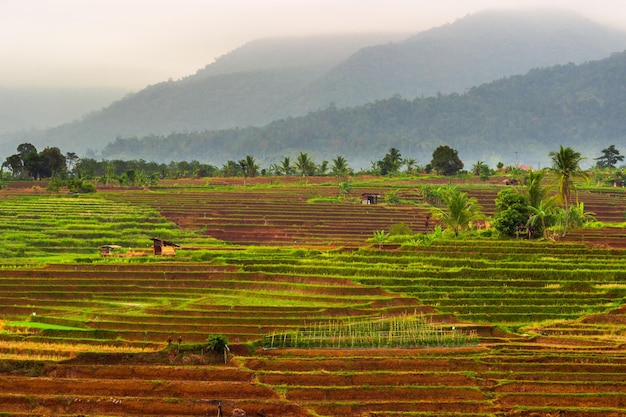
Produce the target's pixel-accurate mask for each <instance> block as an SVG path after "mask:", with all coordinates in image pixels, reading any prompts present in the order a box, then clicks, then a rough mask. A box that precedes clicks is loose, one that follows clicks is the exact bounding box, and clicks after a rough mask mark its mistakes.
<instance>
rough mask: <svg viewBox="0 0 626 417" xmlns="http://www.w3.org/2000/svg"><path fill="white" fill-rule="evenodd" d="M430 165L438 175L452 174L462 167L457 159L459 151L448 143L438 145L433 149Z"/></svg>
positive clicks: (461, 163)
mask: <svg viewBox="0 0 626 417" xmlns="http://www.w3.org/2000/svg"><path fill="white" fill-rule="evenodd" d="M430 165H431V166H432V167H433V169H434V170H435V171H437V173H438V174H439V175H446V176H448V175H454V174H456V173H457V172H459V171H460V170H462V169H463V162H462V161H461V160H460V159H459V152H458V151H457V150H455V149H452V148H451V147H449V146H448V145H444V146H439V147H438V148H437V149H435V150H434V151H433V159H432V160H431V161H430Z"/></svg>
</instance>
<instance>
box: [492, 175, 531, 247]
mask: <svg viewBox="0 0 626 417" xmlns="http://www.w3.org/2000/svg"><path fill="white" fill-rule="evenodd" d="M495 203H496V215H495V216H494V220H493V227H494V228H495V229H496V230H497V231H498V232H500V233H502V234H504V235H507V236H516V235H517V234H518V233H519V230H520V229H521V228H524V227H525V226H526V225H527V224H528V218H529V217H530V210H529V206H528V202H527V200H526V197H524V195H522V194H520V193H518V192H517V191H516V190H514V189H513V188H511V187H506V188H504V189H502V190H500V191H499V192H498V196H497V197H496V200H495Z"/></svg>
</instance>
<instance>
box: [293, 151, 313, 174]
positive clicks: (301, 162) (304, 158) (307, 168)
mask: <svg viewBox="0 0 626 417" xmlns="http://www.w3.org/2000/svg"><path fill="white" fill-rule="evenodd" d="M296 168H298V170H299V171H300V173H301V174H302V176H303V177H306V176H307V175H312V174H313V173H314V172H315V163H314V162H313V160H312V159H311V158H310V157H309V154H308V153H305V152H300V154H299V155H298V157H297V158H296Z"/></svg>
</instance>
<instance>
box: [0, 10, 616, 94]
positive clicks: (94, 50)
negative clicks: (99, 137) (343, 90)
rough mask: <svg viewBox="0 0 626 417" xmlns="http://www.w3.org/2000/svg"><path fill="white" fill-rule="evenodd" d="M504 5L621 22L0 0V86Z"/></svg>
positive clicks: (175, 68)
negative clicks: (551, 15) (533, 14)
mask: <svg viewBox="0 0 626 417" xmlns="http://www.w3.org/2000/svg"><path fill="white" fill-rule="evenodd" d="M504 4H506V7H507V8H513V7H515V8H530V7H535V8H536V7H550V8H563V9H570V10H574V11H578V12H579V13H581V14H583V15H585V16H587V17H589V18H591V19H593V20H595V21H597V22H599V23H604V24H608V25H611V26H614V27H618V28H620V29H625V30H626V4H622V3H621V1H616V0H593V1H592V0H506V1H505V0H0V53H1V57H2V58H1V60H0V87H31V86H53V87H66V86H79V87H84V86H94V87H102V86H110V87H123V88H127V89H130V90H138V89H141V88H142V87H145V86H146V85H148V84H153V83H156V82H160V81H164V80H167V79H168V78H173V79H178V78H180V77H183V76H186V75H190V74H193V73H195V72H196V70H198V69H199V68H202V67H204V66H205V65H206V64H209V63H211V62H213V60H214V59H215V58H217V57H219V56H220V55H223V54H225V53H227V52H229V51H231V50H233V49H234V48H236V47H238V46H240V45H241V44H243V43H245V42H247V41H250V40H253V39H257V38H261V37H268V36H280V35H299V34H302V35H308V34H318V33H345V32H352V33H354V32H366V31H401V32H407V31H409V32H418V31H420V30H424V29H428V28H430V27H434V26H439V25H442V24H444V23H448V22H452V21H454V20H456V19H458V18H461V17H463V16H465V15H467V14H469V13H474V12H477V11H481V10H486V9H494V8H500V9H501V8H503V5H504Z"/></svg>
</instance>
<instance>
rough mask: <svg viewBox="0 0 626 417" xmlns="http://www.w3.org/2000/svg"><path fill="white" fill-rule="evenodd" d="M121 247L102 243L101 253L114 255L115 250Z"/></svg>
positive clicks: (102, 254) (106, 255)
mask: <svg viewBox="0 0 626 417" xmlns="http://www.w3.org/2000/svg"><path fill="white" fill-rule="evenodd" d="M121 248H122V247H121V246H120V245H102V246H100V255H101V256H105V257H108V256H113V251H114V250H115V249H121Z"/></svg>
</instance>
